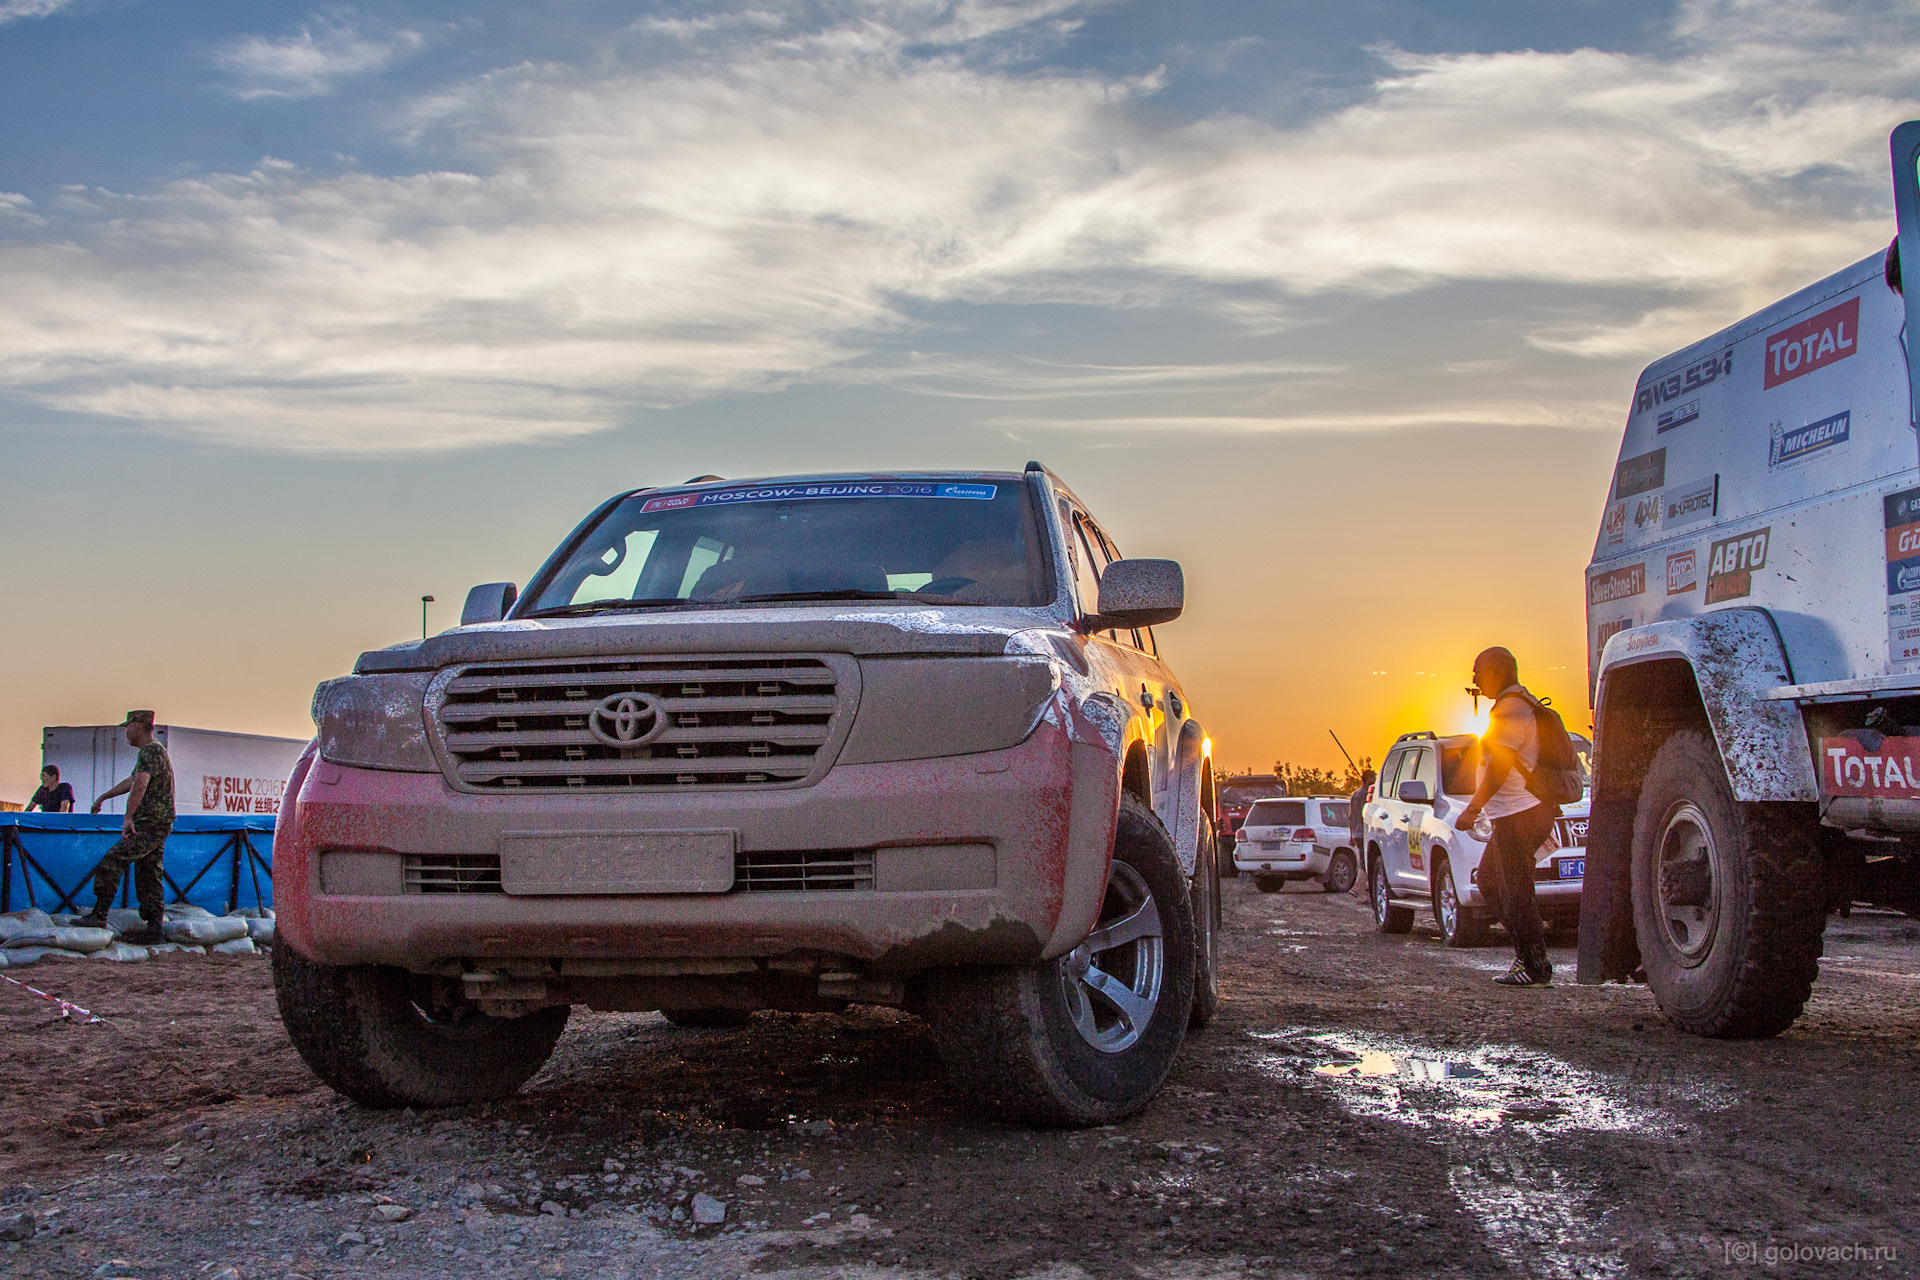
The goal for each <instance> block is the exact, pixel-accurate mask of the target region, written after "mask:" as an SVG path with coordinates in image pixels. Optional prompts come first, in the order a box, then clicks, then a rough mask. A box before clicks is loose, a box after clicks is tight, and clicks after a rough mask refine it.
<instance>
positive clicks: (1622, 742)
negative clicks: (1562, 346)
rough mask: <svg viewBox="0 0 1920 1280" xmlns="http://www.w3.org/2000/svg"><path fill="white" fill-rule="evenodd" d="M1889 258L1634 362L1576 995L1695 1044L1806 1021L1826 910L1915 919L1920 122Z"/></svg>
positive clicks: (1592, 571)
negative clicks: (1907, 284)
mask: <svg viewBox="0 0 1920 1280" xmlns="http://www.w3.org/2000/svg"><path fill="white" fill-rule="evenodd" d="M1892 151H1893V176H1894V194H1895V206H1896V210H1897V213H1898V238H1897V239H1896V240H1895V242H1894V243H1893V245H1891V246H1890V247H1889V248H1888V250H1887V251H1886V252H1885V253H1876V254H1874V255H1872V256H1870V257H1867V258H1864V259H1862V260H1860V261H1859V262H1856V263H1854V264H1853V265H1852V266H1849V267H1847V268H1845V269H1843V270H1840V271H1838V272H1835V273H1834V274H1832V275H1830V276H1828V277H1826V278H1825V279H1823V280H1820V281H1818V282H1816V283H1814V284H1811V285H1809V286H1808V287H1806V288H1805V289H1802V290H1800V291H1799V292H1797V293H1795V294H1793V295H1791V296H1790V297H1787V298H1784V299H1782V300H1781V301H1779V302H1777V303H1774V304H1773V305H1772V306H1769V307H1767V308H1765V309H1763V310H1761V311H1759V312H1757V313H1755V314H1754V315H1751V316H1749V317H1747V318H1746V319H1744V320H1741V321H1739V322H1737V323H1735V324H1733V325H1731V326H1729V327H1727V328H1726V329H1723V330H1721V331H1720V332H1718V333H1716V334H1713V335H1712V336H1710V337H1707V338H1704V339H1702V340H1701V341H1699V342H1696V343H1694V344H1692V345H1691V346H1688V347H1685V348H1683V349H1681V350H1679V351H1676V352H1674V353H1673V354H1672V355H1669V356H1667V357H1665V358H1663V359H1661V360H1657V361H1655V362H1654V363H1653V364H1651V365H1649V366H1648V367H1647V369H1646V371H1645V372H1644V373H1643V374H1642V375H1641V377H1640V379H1639V382H1638V385H1637V386H1636V387H1635V389H1634V393H1633V399H1632V401H1631V403H1630V404H1629V406H1628V409H1627V422H1626V430H1625V433H1624V436H1623V440H1622V444H1621V449H1620V453H1619V459H1618V462H1617V464H1616V465H1615V467H1614V470H1613V474H1612V477H1611V480H1610V485H1609V489H1608V493H1607V501H1606V506H1605V508H1604V512H1603V515H1602V518H1601V522H1600V529H1599V531H1598V533H1597V535H1596V537H1595V541H1594V551H1593V558H1592V562H1591V563H1590V565H1589V566H1588V569H1587V573H1586V591H1587V629H1588V643H1589V670H1590V674H1591V690H1592V700H1593V707H1594V726H1595V741H1596V747H1597V751H1596V761H1595V781H1594V788H1593V815H1592V829H1591V835H1590V840H1589V848H1588V857H1587V877H1586V904H1585V910H1584V912H1583V915H1582V919H1581V935H1580V970H1579V972H1580V979H1581V980H1582V981H1585V982H1597V981H1604V980H1608V979H1618V978H1626V977H1629V976H1635V975H1637V974H1640V973H1644V976H1645V978H1646V980H1647V981H1648V983H1649V984H1650V985H1651V986H1652V988H1653V991H1654V994H1655V996H1656V997H1657V998H1658V1000H1659V1002H1660V1005H1661V1007H1662V1009H1663V1010H1664V1011H1665V1012H1666V1014H1667V1016H1668V1017H1669V1018H1670V1019H1672V1020H1673V1021H1674V1022H1675V1023H1677V1024H1678V1025H1679V1026H1681V1027H1683V1028H1685V1029H1687V1030H1690V1031H1694V1032H1698V1033H1700V1034H1704V1035H1714V1036H1765V1035H1772V1034H1776V1033H1778V1032H1779V1031H1781V1030H1783V1029H1785V1028H1786V1027H1787V1026H1789V1025H1790V1024H1791V1023H1792V1022H1793V1021H1794V1019H1795V1018H1796V1017H1797V1016H1798V1015H1799V1013H1800V1011H1801V1009H1802V1007H1803V1006H1804V1004H1805V1002H1806V1000H1807V998H1808V996H1809V994H1810V992H1811V987H1812V983H1813V981H1814V980H1815V978H1816V976H1817V974H1818V971H1819V957H1820V954H1821V935H1822V932H1823V930H1824V927H1825V921H1826V917H1827V915H1828V914H1829V913H1830V912H1834V911H1838V912H1842V913H1844V912H1846V911H1848V910H1849V909H1850V908H1851V907H1852V905H1853V904H1855V903H1858V902H1867V903H1875V904H1879V905H1883V906H1889V907H1893V908H1896V909H1898V910H1902V911H1907V912H1912V911H1914V910H1915V909H1916V907H1917V906H1920V863H1916V859H1915V853H1916V850H1920V843H1916V842H1917V841H1920V779H1916V778H1914V777H1913V776H1912V775H1911V774H1910V773H1909V771H1908V769H1907V768H1906V765H1907V762H1908V761H1909V760H1920V728H1912V729H1910V728H1909V727H1908V726H1915V725H1920V470H1917V469H1916V462H1917V461H1920V456H1917V455H1916V445H1915V411H1914V403H1915V401H1914V364H1913V359H1914V354H1915V353H1914V351H1913V344H1912V343H1911V342H1910V340H1909V334H1910V332H1920V329H1916V327H1915V326H1914V324H1913V323H1912V321H1913V319H1914V318H1915V306H1916V302H1915V298H1914V296H1913V293H1912V291H1903V287H1902V284H1903V282H1902V277H1901V270H1900V265H1901V262H1902V260H1903V259H1904V260H1905V261H1906V262H1908V263H1916V262H1920V234H1917V231H1920V229H1917V228H1916V213H1917V212H1920V201H1917V199H1916V171H1915V164H1916V159H1920V123H1908V124H1903V125H1901V126H1900V127H1899V129H1897V130H1895V132H1894V134H1893V138H1892Z"/></svg>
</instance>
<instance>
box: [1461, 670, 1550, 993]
mask: <svg viewBox="0 0 1920 1280" xmlns="http://www.w3.org/2000/svg"><path fill="white" fill-rule="evenodd" d="M1473 683H1474V687H1475V688H1476V689H1477V690H1478V691H1479V693H1480V696H1481V697H1484V698H1491V699H1492V700H1493V710H1492V712H1491V713H1490V715H1489V717H1488V724H1487V736H1486V737H1484V738H1482V739H1481V740H1480V785H1479V786H1478V787H1477V788H1476V789H1475V790H1474V793H1473V799H1472V800H1470V801H1468V802H1467V807H1466V808H1465V809H1462V810H1461V811H1460V816H1459V817H1458V818H1456V819H1455V820H1454V824H1453V825H1454V826H1455V827H1456V828H1458V829H1459V830H1461V831H1471V830H1472V829H1473V824H1474V823H1475V822H1476V821H1478V820H1479V818H1480V815H1481V814H1482V813H1483V812H1484V813H1485V814H1486V815H1487V818H1488V820H1489V821H1490V822H1491V823H1492V824H1493V838H1492V839H1491V840H1489V841H1487V851H1486V853H1484V854H1483V855H1481V858H1480V892H1482V893H1484V894H1486V895H1487V897H1489V898H1491V899H1492V900H1493V905H1494V909H1495V910H1496V911H1498V912H1499V913H1500V923H1501V924H1503V925H1505V926H1506V927H1507V936H1508V937H1509V938H1511V939H1513V952H1514V959H1513V967H1512V968H1511V969H1509V970H1507V972H1505V973H1503V974H1501V975H1500V976H1499V977H1497V978H1495V979H1494V981H1495V982H1497V983H1499V984H1500V985H1501V986H1503V987H1544V986H1546V985H1548V984H1549V983H1551V982H1552V981H1553V963H1552V961H1550V960H1548V959H1547V931H1546V929H1545V927H1544V926H1543V925H1542V924H1541V923H1540V908H1539V905H1538V904H1537V903H1536V902H1535V901H1534V897H1533V868H1534V862H1535V855H1536V854H1537V853H1538V852H1539V850H1540V846H1541V845H1543V844H1545V843H1546V842H1547V837H1548V836H1549V835H1551V834H1552V832H1553V820H1554V819H1555V818H1557V817H1559V816H1560V806H1559V805H1556V804H1547V803H1545V802H1544V801H1542V800H1541V799H1540V798H1539V797H1538V796H1536V795H1534V794H1533V792H1531V791H1529V790H1527V777H1528V776H1530V775H1531V774H1533V773H1534V771H1536V770H1537V769H1539V767H1540V728H1539V724H1538V723H1537V722H1536V721H1535V720H1534V715H1533V708H1534V699H1533V695H1532V694H1531V693H1528V692H1527V690H1526V687H1525V686H1524V685H1522V684H1521V683H1520V664H1519V663H1518V662H1517V661H1516V660H1515V659H1514V656H1513V654H1512V653H1510V652H1508V651H1507V650H1505V649H1502V648H1499V647H1497V646H1496V647H1495V648H1492V649H1487V650H1484V651H1482V652H1481V654H1480V656H1479V657H1477V658H1475V659H1474V660H1473Z"/></svg>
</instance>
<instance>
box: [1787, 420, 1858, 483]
mask: <svg viewBox="0 0 1920 1280" xmlns="http://www.w3.org/2000/svg"><path fill="white" fill-rule="evenodd" d="M1852 432H1853V414H1852V412H1851V411H1850V410H1845V409H1843V410H1841V411H1840V412H1839V413H1836V414H1833V415H1832V416H1831V417H1826V418H1822V419H1820V421H1818V422H1809V423H1808V424H1807V425H1806V426H1804V427H1795V428H1793V429H1792V430H1788V429H1787V428H1786V426H1785V424H1784V423H1779V422H1776V423H1774V424H1773V428H1772V436H1773V438H1772V440H1771V441H1770V442H1769V443H1768V446H1767V470H1769V471H1778V470H1780V469H1781V468H1782V467H1791V466H1796V465H1798V464H1799V463H1802V462H1805V461H1807V460H1808V459H1809V458H1821V457H1837V456H1838V455H1840V454H1843V453H1845V452H1846V451H1847V441H1848V439H1849V438H1850V437H1851V435H1852Z"/></svg>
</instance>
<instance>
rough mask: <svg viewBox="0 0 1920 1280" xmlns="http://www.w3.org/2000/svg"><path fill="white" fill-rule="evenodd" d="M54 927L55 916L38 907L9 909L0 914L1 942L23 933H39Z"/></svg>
mask: <svg viewBox="0 0 1920 1280" xmlns="http://www.w3.org/2000/svg"><path fill="white" fill-rule="evenodd" d="M51 928H53V917H52V916H50V915H48V914H47V913H46V912H44V911H42V910H41V909H40V908H38V907H26V908H24V909H22V910H20V911H9V912H7V914H5V915H3V916H0V942H4V941H5V940H6V939H8V938H12V937H15V936H17V935H19V934H22V933H39V932H41V931H43V930H46V929H51Z"/></svg>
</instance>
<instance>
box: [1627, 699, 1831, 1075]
mask: <svg viewBox="0 0 1920 1280" xmlns="http://www.w3.org/2000/svg"><path fill="white" fill-rule="evenodd" d="M1824 888H1825V885H1824V878H1823V865H1822V862H1821V858H1820V853H1819V831H1818V829H1817V826H1816V818H1815V814H1814V809H1813V806H1812V805H1794V804H1743V803H1740V802H1739V801H1737V800H1735V799H1734V796H1733V790H1732V788H1731V787H1730V786H1729V785H1728V784H1727V775H1726V770H1725V769H1724V768H1723V767H1722V765H1721V762H1720V753H1719V752H1718V750H1716V749H1715V747H1714V744H1713V740H1712V739H1711V738H1710V737H1708V736H1707V735H1706V734H1704V733H1701V732H1699V731H1695V730H1689V731H1686V732H1682V733H1676V734H1674V735H1673V736H1672V737H1671V738H1668V739H1667V741H1666V742H1665V744H1663V745H1662V746H1661V748H1660V750H1659V751H1658V753H1656V754H1655V755H1654V758H1653V763H1652V765H1650V766H1649V767H1648V770H1647V778H1646V782H1645V784H1644V785H1643V786H1642V787H1641V791H1640V802H1639V806H1638V808H1637V809H1636V811H1635V814H1634V823H1633V923H1634V932H1635V934H1636V935H1637V936H1638V939H1639V943H1640V958H1641V963H1642V965H1644V966H1645V968H1646V972H1647V985H1648V986H1649V987H1651V988H1652V989H1653V994H1654V998H1655V999H1656V1000H1658V1001H1659V1003H1660V1008H1661V1011H1662V1012H1663V1013H1665V1014H1666V1016H1667V1017H1668V1018H1669V1019H1670V1020H1672V1022H1673V1023H1674V1024H1675V1025H1676V1026H1678V1027H1680V1028H1681V1029H1682V1030H1685V1031H1691V1032H1693V1033H1694V1034H1696V1035H1703V1036H1716V1037H1721V1038H1726V1039H1737V1038H1749V1037H1757V1036H1773V1035H1778V1034H1779V1033H1780V1032H1782V1031H1785V1030H1786V1029H1787V1028H1788V1027H1789V1026H1791V1025H1792V1024H1793V1021H1794V1019H1795V1018H1798V1017H1799V1016H1800V1011H1801V1009H1803V1008H1804V1007H1805V1006H1806V1003H1807V998H1808V996H1810V995H1811V994H1812V992H1813V981H1814V979H1815V978H1817V977H1818V976H1819V974H1820V954H1821V949H1822V939H1821V935H1822V933H1823V932H1824V931H1825V928H1826V901H1825V893H1824Z"/></svg>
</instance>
